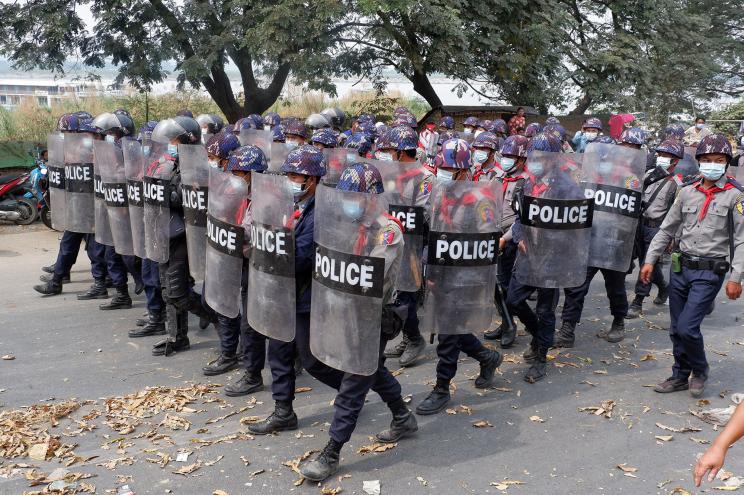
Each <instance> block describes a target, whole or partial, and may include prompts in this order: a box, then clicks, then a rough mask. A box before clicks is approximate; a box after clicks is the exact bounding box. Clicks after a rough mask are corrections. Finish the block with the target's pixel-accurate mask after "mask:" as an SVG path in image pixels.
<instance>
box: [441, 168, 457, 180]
mask: <svg viewBox="0 0 744 495" xmlns="http://www.w3.org/2000/svg"><path fill="white" fill-rule="evenodd" d="M437 179H439V180H441V181H444V182H451V181H453V180H455V173H454V172H450V171H449V170H442V169H441V168H440V169H439V170H437Z"/></svg>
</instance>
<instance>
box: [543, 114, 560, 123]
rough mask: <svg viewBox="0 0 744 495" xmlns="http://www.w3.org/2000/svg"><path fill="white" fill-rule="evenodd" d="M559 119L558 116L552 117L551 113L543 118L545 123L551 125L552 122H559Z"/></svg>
mask: <svg viewBox="0 0 744 495" xmlns="http://www.w3.org/2000/svg"><path fill="white" fill-rule="evenodd" d="M560 123H561V121H560V120H558V118H556V117H553V116H552V115H551V116H550V117H548V118H547V119H545V125H552V124H560Z"/></svg>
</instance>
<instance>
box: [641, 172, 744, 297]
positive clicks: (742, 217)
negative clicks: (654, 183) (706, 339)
mask: <svg viewBox="0 0 744 495" xmlns="http://www.w3.org/2000/svg"><path fill="white" fill-rule="evenodd" d="M701 189H702V181H696V182H695V183H693V184H690V185H689V186H686V187H683V188H682V189H681V190H680V192H679V195H678V196H677V199H676V200H675V202H674V204H673V205H672V207H671V209H670V210H669V213H668V214H667V216H666V218H665V219H664V223H662V224H661V228H660V229H659V232H658V233H657V234H656V236H654V239H653V241H651V245H650V246H649V249H648V253H647V254H646V263H649V264H654V263H656V262H657V261H658V259H659V257H660V256H661V253H662V252H663V251H664V249H665V248H666V246H667V245H668V244H669V241H671V240H672V238H673V237H674V234H675V233H676V232H677V229H678V228H680V227H681V229H682V234H681V238H680V244H679V247H680V250H681V251H682V252H683V253H686V254H689V255H691V256H705V257H712V258H726V257H728V255H729V222H728V216H729V213H731V215H732V217H733V221H734V222H733V224H734V232H733V239H734V247H735V251H734V259H733V260H729V261H730V262H731V265H732V267H733V270H732V272H731V276H730V277H729V281H731V282H736V283H739V282H741V274H742V271H743V270H744V250H743V249H740V246H741V244H742V243H743V242H744V209H742V207H743V206H744V193H742V192H741V191H739V189H737V188H736V187H735V186H734V185H733V184H732V183H731V182H730V181H728V180H727V179H726V178H723V179H721V180H719V181H718V182H717V183H716V186H714V188H712V189H711V190H709V191H704V190H701ZM711 191H712V192H711Z"/></svg>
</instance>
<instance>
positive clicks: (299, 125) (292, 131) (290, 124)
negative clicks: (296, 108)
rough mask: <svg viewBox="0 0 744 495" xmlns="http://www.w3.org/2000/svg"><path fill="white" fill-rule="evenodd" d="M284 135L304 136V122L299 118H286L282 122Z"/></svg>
mask: <svg viewBox="0 0 744 495" xmlns="http://www.w3.org/2000/svg"><path fill="white" fill-rule="evenodd" d="M284 135H285V136H300V137H303V138H304V137H305V124H304V122H302V121H301V120H299V119H291V120H288V121H287V122H286V123H285V124H284Z"/></svg>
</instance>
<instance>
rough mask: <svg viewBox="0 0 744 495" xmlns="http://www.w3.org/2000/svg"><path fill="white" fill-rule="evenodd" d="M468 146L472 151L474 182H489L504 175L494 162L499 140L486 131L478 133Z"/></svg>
mask: <svg viewBox="0 0 744 495" xmlns="http://www.w3.org/2000/svg"><path fill="white" fill-rule="evenodd" d="M470 146H471V148H472V149H473V154H472V159H473V169H472V170H473V180H474V181H476V182H478V181H489V180H493V179H495V178H498V177H501V176H503V175H504V171H503V170H502V169H501V167H500V165H499V163H497V161H496V159H497V156H496V155H497V154H498V151H499V140H498V138H497V137H496V134H493V133H492V132H487V131H484V132H481V133H478V135H477V136H476V137H475V139H473V142H472V143H471V145H470Z"/></svg>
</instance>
